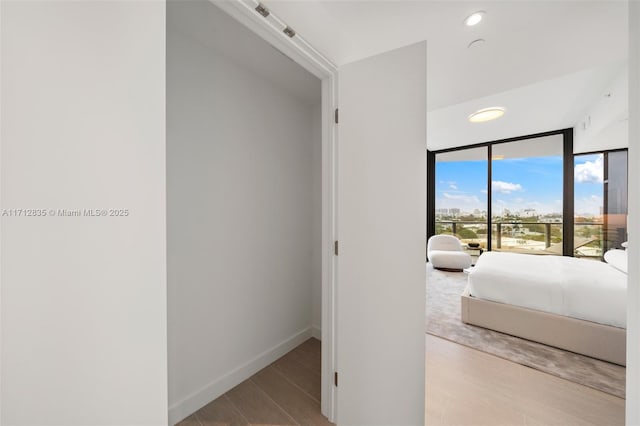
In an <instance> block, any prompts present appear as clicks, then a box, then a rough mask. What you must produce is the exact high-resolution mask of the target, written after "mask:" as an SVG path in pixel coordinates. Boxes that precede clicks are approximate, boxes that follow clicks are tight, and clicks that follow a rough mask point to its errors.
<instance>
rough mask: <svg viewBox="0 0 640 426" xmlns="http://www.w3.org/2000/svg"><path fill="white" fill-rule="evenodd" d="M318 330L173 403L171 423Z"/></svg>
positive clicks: (299, 335) (295, 337)
mask: <svg viewBox="0 0 640 426" xmlns="http://www.w3.org/2000/svg"><path fill="white" fill-rule="evenodd" d="M316 330H317V333H318V334H319V329H318V328H317V327H307V328H305V329H304V330H302V331H300V332H298V333H296V334H294V335H293V336H291V337H289V338H288V339H286V340H284V341H282V342H280V343H278V344H277V345H275V346H273V347H271V348H270V349H267V350H266V351H264V352H262V353H261V354H259V355H258V356H256V357H255V358H253V359H251V360H250V361H249V362H246V363H245V364H243V365H241V366H239V367H237V368H236V369H234V370H232V371H230V372H229V373H227V374H225V375H224V376H222V377H220V378H218V379H216V380H214V381H213V382H211V383H209V384H208V385H206V386H205V387H203V388H201V389H200V390H197V391H195V392H193V393H191V394H190V395H189V396H187V397H186V398H184V399H182V400H180V401H178V402H176V403H175V404H173V405H171V406H170V407H169V425H175V424H176V423H178V422H179V421H181V420H183V419H185V418H186V417H188V416H189V415H191V414H192V413H194V412H196V411H198V410H199V409H200V408H202V407H204V406H205V405H207V404H208V403H210V402H211V401H213V400H214V399H216V398H218V397H219V396H220V395H222V394H224V393H225V392H227V391H229V390H230V389H232V388H233V387H235V386H237V385H239V384H240V383H242V382H243V381H245V380H247V379H248V378H249V377H251V376H253V375H254V374H255V373H257V372H258V371H260V370H262V369H263V368H265V367H266V366H268V365H269V364H271V363H272V362H274V361H275V360H277V359H278V358H280V357H281V356H283V355H284V354H286V353H287V352H289V351H290V350H292V349H293V348H295V347H296V346H298V345H300V344H301V343H302V342H304V341H305V340H307V339H308V338H309V337H312V336H313V337H315V334H316ZM318 339H319V338H318Z"/></svg>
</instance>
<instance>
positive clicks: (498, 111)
mask: <svg viewBox="0 0 640 426" xmlns="http://www.w3.org/2000/svg"><path fill="white" fill-rule="evenodd" d="M504 112H505V109H504V108H502V107H491V108H483V109H480V110H478V111H476V112H474V113H473V114H471V115H470V116H469V121H470V122H472V123H484V122H485V121H491V120H495V119H496V118H500V117H502V116H503V115H504Z"/></svg>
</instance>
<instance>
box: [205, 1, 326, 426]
mask: <svg viewBox="0 0 640 426" xmlns="http://www.w3.org/2000/svg"><path fill="white" fill-rule="evenodd" d="M209 1H211V2H212V3H214V4H215V5H216V6H218V7H219V8H220V9H222V10H224V11H225V12H227V13H228V14H229V15H231V16H232V17H234V18H235V19H236V20H238V21H239V22H240V23H241V24H243V25H245V26H246V27H247V28H249V29H250V30H252V31H253V32H254V33H256V34H257V35H258V36H259V37H261V38H262V39H264V40H265V41H267V42H268V43H270V44H271V45H272V46H273V47H275V48H276V49H278V50H279V51H280V52H282V53H283V54H284V55H286V56H287V57H289V58H290V59H292V60H293V61H294V62H296V63H297V64H299V65H300V66H302V67H303V68H304V69H306V70H307V71H309V72H310V73H311V74H313V75H315V76H316V77H318V78H319V79H320V80H321V82H322V106H321V110H322V332H321V335H322V379H321V382H322V393H321V409H322V414H323V415H325V416H326V417H327V418H328V419H329V421H331V422H335V419H336V394H337V389H336V386H334V381H333V372H334V371H337V369H336V341H335V326H336V321H335V309H334V307H335V288H336V278H337V256H336V255H335V253H334V242H335V241H338V238H337V231H338V227H337V222H338V221H337V215H336V211H337V208H336V207H337V197H336V195H337V173H336V171H337V164H338V157H337V156H338V154H337V150H336V143H337V139H338V134H337V126H336V124H337V123H336V121H337V120H336V119H337V105H338V67H337V66H336V65H335V64H333V63H332V62H331V61H330V60H329V59H327V58H326V57H325V56H323V55H322V54H321V53H320V52H318V51H317V50H316V49H314V48H313V46H311V45H310V44H309V43H308V42H307V41H306V40H304V38H302V37H301V36H300V35H298V34H296V35H295V36H293V37H289V36H288V35H286V34H285V33H284V32H283V30H284V29H285V28H288V27H287V24H286V23H285V22H284V21H283V20H282V19H280V18H279V17H277V16H276V15H274V13H273V12H270V13H269V14H268V16H266V17H265V16H263V15H262V14H260V13H258V11H257V10H256V8H257V7H258V5H259V4H260V3H259V2H258V1H256V0H232V1H228V0H227V1H225V0H209Z"/></svg>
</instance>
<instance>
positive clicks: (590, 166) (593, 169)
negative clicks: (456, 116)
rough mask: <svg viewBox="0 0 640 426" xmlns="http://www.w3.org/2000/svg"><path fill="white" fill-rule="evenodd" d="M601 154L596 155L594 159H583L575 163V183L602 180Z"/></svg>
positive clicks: (599, 181) (600, 181)
mask: <svg viewBox="0 0 640 426" xmlns="http://www.w3.org/2000/svg"><path fill="white" fill-rule="evenodd" d="M602 162H603V158H602V155H598V158H596V160H595V161H585V162H584V163H582V164H576V167H575V170H574V177H575V180H576V183H602V182H603V180H604V176H603V174H604V167H603V164H602Z"/></svg>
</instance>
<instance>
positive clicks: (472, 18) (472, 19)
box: [464, 10, 487, 27]
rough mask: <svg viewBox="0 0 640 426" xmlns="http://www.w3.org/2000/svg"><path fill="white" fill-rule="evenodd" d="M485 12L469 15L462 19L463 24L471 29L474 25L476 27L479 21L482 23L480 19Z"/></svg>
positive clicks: (480, 11)
mask: <svg viewBox="0 0 640 426" xmlns="http://www.w3.org/2000/svg"><path fill="white" fill-rule="evenodd" d="M486 13H487V12H485V11H484V10H479V11H477V12H473V13H472V14H471V15H469V16H467V17H466V18H465V19H464V24H465V25H466V26H467V27H473V26H474V25H478V24H479V23H480V21H482V18H484V15H485V14H486Z"/></svg>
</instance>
